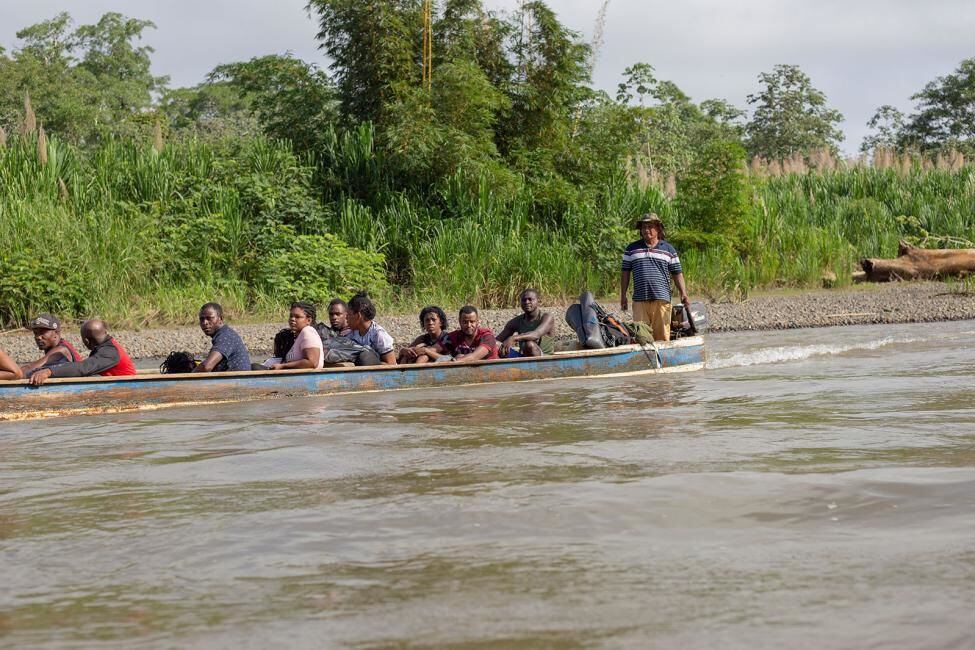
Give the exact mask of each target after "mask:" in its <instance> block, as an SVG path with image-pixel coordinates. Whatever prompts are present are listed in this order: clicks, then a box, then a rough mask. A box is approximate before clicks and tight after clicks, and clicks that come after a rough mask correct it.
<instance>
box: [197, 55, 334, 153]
mask: <svg viewBox="0 0 975 650" xmlns="http://www.w3.org/2000/svg"><path fill="white" fill-rule="evenodd" d="M208 79H209V81H210V83H211V84H216V83H220V82H225V83H226V84H227V87H228V88H231V89H234V90H236V91H237V92H238V93H239V94H240V96H241V97H242V98H245V99H246V101H247V104H248V106H249V108H250V109H251V110H252V111H253V112H254V113H256V114H257V116H258V118H259V120H260V123H261V126H262V128H263V129H264V132H265V133H266V134H267V135H268V136H270V137H272V138H279V139H282V140H285V139H286V140H290V141H291V143H292V144H293V145H294V147H295V149H297V150H298V151H309V150H312V149H314V148H315V145H316V144H317V143H318V141H319V138H320V137H321V134H322V133H324V132H325V131H326V130H327V129H328V128H329V127H330V126H333V125H334V124H335V122H336V121H337V120H338V96H337V93H336V90H335V86H334V85H333V84H332V81H331V79H329V77H328V75H327V74H325V72H324V71H322V70H319V69H318V67H317V66H315V65H314V64H310V63H306V62H304V61H302V60H300V59H296V58H294V57H293V56H291V55H290V54H285V55H283V56H279V55H270V56H262V57H257V58H254V59H251V60H250V61H246V62H241V63H228V64H224V65H220V66H217V67H216V68H214V69H213V71H212V72H211V73H210V75H209V77H208Z"/></svg>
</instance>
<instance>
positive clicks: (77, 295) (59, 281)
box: [0, 249, 89, 323]
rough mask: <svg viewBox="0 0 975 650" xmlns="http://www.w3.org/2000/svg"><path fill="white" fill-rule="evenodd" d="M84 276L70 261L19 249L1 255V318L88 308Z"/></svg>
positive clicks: (78, 311)
mask: <svg viewBox="0 0 975 650" xmlns="http://www.w3.org/2000/svg"><path fill="white" fill-rule="evenodd" d="M86 284H87V283H86V279H85V277H84V276H83V274H81V273H79V270H78V267H77V265H76V264H72V263H71V261H70V260H68V259H66V258H64V257H59V256H56V255H51V254H49V253H45V252H44V251H32V250H30V249H19V250H13V251H6V252H4V253H2V254H0V317H2V318H3V320H4V321H6V322H17V323H26V322H27V321H28V320H29V319H30V318H31V317H32V316H33V314H34V313H35V312H38V311H42V310H43V311H51V312H54V313H64V314H82V313H85V312H87V310H88V306H89V305H88V292H87V291H86V290H85V285H86Z"/></svg>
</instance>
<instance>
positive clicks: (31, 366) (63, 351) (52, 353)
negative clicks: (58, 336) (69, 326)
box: [20, 345, 71, 375]
mask: <svg viewBox="0 0 975 650" xmlns="http://www.w3.org/2000/svg"><path fill="white" fill-rule="evenodd" d="M57 355H61V356H63V357H64V358H66V359H67V360H68V361H71V353H70V352H68V348H66V347H64V346H63V345H58V346H55V347H53V348H51V349H50V350H48V351H47V352H46V353H45V354H44V356H43V357H41V358H40V359H38V360H37V361H31V362H30V363H25V364H24V365H22V366H21V367H20V369H21V370H22V371H23V372H24V374H25V375H26V374H27V373H29V372H30V371H31V370H36V369H37V368H40V367H41V366H43V365H44V364H45V363H47V362H48V361H50V360H51V359H53V358H55V357H56V356H57Z"/></svg>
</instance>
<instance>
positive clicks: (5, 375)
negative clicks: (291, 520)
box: [0, 350, 24, 380]
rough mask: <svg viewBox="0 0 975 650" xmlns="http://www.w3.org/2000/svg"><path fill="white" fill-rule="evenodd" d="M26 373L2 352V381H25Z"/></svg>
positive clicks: (0, 370) (0, 360) (0, 374)
mask: <svg viewBox="0 0 975 650" xmlns="http://www.w3.org/2000/svg"><path fill="white" fill-rule="evenodd" d="M23 378H24V372H23V371H22V370H21V369H20V366H18V365H17V363H16V362H15V361H14V360H13V359H11V358H10V357H8V356H7V353H6V352H4V351H3V350H0V380H14V379H23Z"/></svg>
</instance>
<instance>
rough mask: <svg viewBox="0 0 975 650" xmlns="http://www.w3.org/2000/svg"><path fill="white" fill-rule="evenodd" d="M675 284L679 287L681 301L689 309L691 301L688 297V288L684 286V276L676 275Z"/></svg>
mask: <svg viewBox="0 0 975 650" xmlns="http://www.w3.org/2000/svg"><path fill="white" fill-rule="evenodd" d="M674 284H675V285H677V293H678V295H680V301H681V302H682V303H683V304H684V305H685V306H687V307H689V306H690V304H691V299H690V298H688V297H687V286H686V285H685V284H684V274H683V273H675V274H674Z"/></svg>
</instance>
